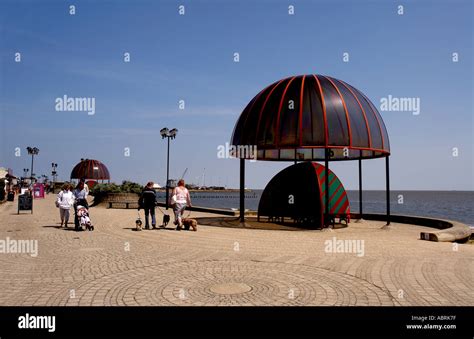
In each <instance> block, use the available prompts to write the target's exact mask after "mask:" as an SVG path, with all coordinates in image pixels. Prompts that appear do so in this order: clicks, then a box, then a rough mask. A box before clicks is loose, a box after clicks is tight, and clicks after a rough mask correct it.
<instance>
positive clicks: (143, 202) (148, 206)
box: [138, 181, 156, 230]
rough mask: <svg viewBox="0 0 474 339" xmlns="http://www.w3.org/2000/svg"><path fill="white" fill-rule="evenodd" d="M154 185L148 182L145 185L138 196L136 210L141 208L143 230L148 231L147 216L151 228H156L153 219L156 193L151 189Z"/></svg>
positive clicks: (154, 219)
mask: <svg viewBox="0 0 474 339" xmlns="http://www.w3.org/2000/svg"><path fill="white" fill-rule="evenodd" d="M153 185H154V183H153V182H152V181H150V182H149V183H148V184H146V186H145V188H144V189H143V191H142V194H141V195H140V199H139V200H138V210H139V211H140V209H141V208H143V209H144V210H145V229H146V230H149V229H150V224H149V221H148V216H149V215H150V214H151V225H152V226H153V228H156V218H155V206H156V191H155V189H154V188H153Z"/></svg>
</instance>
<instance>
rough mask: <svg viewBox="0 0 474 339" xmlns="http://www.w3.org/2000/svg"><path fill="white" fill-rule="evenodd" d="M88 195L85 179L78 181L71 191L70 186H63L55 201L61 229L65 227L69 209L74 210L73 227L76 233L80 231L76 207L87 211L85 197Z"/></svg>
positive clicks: (87, 206)
mask: <svg viewBox="0 0 474 339" xmlns="http://www.w3.org/2000/svg"><path fill="white" fill-rule="evenodd" d="M88 195H89V187H88V186H87V184H86V182H85V179H81V180H79V183H78V184H77V186H76V187H75V188H74V189H72V185H70V184H65V185H64V186H63V187H62V189H61V192H59V194H58V196H57V200H56V207H58V208H59V216H60V218H61V227H62V226H63V225H64V227H67V224H68V222H69V216H70V209H71V207H72V208H74V226H75V229H76V231H79V230H81V227H80V224H79V218H78V207H82V208H84V209H89V204H88V202H87V196H88Z"/></svg>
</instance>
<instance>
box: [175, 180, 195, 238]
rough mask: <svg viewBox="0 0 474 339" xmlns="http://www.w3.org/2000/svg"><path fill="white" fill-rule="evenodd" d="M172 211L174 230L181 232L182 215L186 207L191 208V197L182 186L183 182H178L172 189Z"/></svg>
mask: <svg viewBox="0 0 474 339" xmlns="http://www.w3.org/2000/svg"><path fill="white" fill-rule="evenodd" d="M170 205H171V206H172V207H173V211H174V224H175V225H176V230H177V231H181V230H182V229H183V220H182V218H183V213H184V210H185V209H186V207H188V206H189V207H191V197H190V195H189V191H188V189H187V188H186V187H185V186H184V180H183V179H181V180H180V181H178V186H177V187H175V188H174V190H173V193H172V194H171V203H170Z"/></svg>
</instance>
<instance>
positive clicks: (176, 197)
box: [138, 179, 192, 231]
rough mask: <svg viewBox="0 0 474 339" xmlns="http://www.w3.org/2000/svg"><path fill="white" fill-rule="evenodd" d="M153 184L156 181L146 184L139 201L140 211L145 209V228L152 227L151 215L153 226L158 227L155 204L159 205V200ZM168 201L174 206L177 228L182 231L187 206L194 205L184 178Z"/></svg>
mask: <svg viewBox="0 0 474 339" xmlns="http://www.w3.org/2000/svg"><path fill="white" fill-rule="evenodd" d="M153 185H154V183H153V182H151V181H150V182H149V183H148V184H146V186H145V188H144V189H143V191H142V193H141V195H140V199H139V201H138V211H140V209H141V208H143V209H144V210H145V229H149V228H150V223H149V216H151V226H152V227H153V228H156V217H155V206H157V201H156V191H155V189H154V188H153ZM168 203H169V205H171V207H172V208H173V212H174V224H175V225H176V230H178V231H180V230H182V229H183V213H184V210H185V209H186V207H192V205H191V196H190V195H189V191H188V189H187V188H186V187H185V184H184V180H183V179H181V180H179V181H178V186H176V187H175V188H174V189H173V191H172V193H171V195H170V197H169V202H168Z"/></svg>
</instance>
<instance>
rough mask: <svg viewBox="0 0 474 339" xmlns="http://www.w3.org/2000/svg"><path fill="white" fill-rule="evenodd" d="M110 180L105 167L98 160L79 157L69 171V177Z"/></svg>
mask: <svg viewBox="0 0 474 339" xmlns="http://www.w3.org/2000/svg"><path fill="white" fill-rule="evenodd" d="M81 178H85V179H90V180H110V174H109V170H108V169H107V167H106V166H105V165H104V164H103V163H101V162H100V161H99V160H93V159H81V162H79V163H78V164H77V165H76V166H74V168H73V169H72V172H71V179H81Z"/></svg>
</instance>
